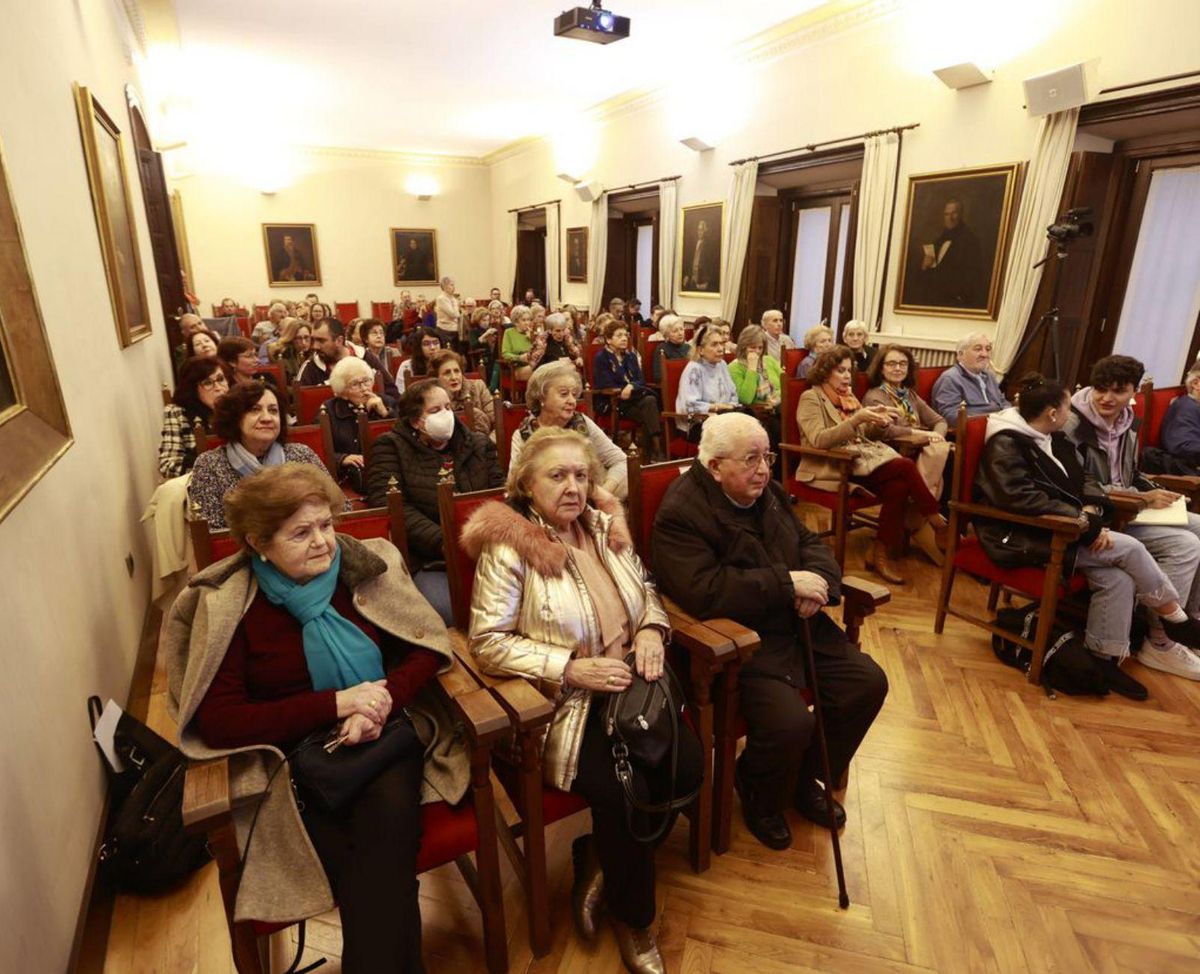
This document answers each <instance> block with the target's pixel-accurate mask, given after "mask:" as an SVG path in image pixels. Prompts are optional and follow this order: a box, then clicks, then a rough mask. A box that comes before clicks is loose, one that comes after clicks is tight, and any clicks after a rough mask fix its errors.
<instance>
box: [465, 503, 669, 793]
mask: <svg viewBox="0 0 1200 974" xmlns="http://www.w3.org/2000/svg"><path fill="white" fill-rule="evenodd" d="M612 510H613V512H614V513H617V516H613V513H606V512H604V511H597V510H595V509H594V508H592V507H588V508H586V509H585V510H584V512H583V514H582V515H580V524H581V526H582V527H583V528H584V531H585V533H586V534H587V535H588V536H589V537H590V538H592V539H593V541H594V542H595V545H596V549H597V551H599V552H600V555H601V560H602V561H603V563H604V567H605V568H606V569H607V570H608V573H609V575H610V576H612V580H613V582H614V583H615V584H616V587H617V591H618V592H619V593H620V596H621V601H622V602H623V603H624V605H625V611H626V612H627V614H628V616H629V633H630V638H631V639H632V637H633V636H634V635H635V634H636V633H637V632H638V631H639V630H641V629H646V628H655V629H658V630H660V631H661V632H662V634H663V642H664V643H666V642H667V641H668V640H669V638H670V623H669V622H668V620H667V614H666V612H665V611H664V610H663V607H662V603H661V602H660V601H659V598H658V594H657V592H656V591H655V588H654V583H653V581H652V580H651V578H650V574H649V572H647V571H646V569H645V567H644V566H643V565H642V562H641V560H640V559H639V558H638V556H637V554H636V553H635V552H634V550H633V544H632V541H631V539H630V536H629V530H628V528H627V526H626V524H625V520H624V517H623V516H620V515H619V513H618V512H619V510H620V508H619V505H614V508H613V509H612ZM462 543H463V548H464V549H465V550H466V551H467V552H468V554H470V555H471V556H472V557H474V558H476V565H475V586H474V591H473V594H472V598H471V624H470V631H469V645H470V649H471V653H472V654H473V655H474V656H475V657H476V658H477V659H478V660H479V662H480V664H481V665H482V667H483V668H484V669H485V670H486V671H487V672H489V673H493V674H495V675H497V676H523V677H526V678H528V679H530V680H535V681H537V683H538V686H539V689H541V690H542V692H543V693H545V694H546V696H548V697H550V698H551V699H552V700H553V701H554V703H555V711H554V717H553V720H552V721H551V724H550V728H549V730H548V732H547V734H546V737H545V740H544V742H543V747H542V761H543V774H544V777H545V780H546V781H547V783H549V784H550V785H552V786H553V787H555V788H558V789H561V790H563V791H566V790H568V789H570V787H571V783H572V782H573V781H574V780H575V774H576V771H577V770H578V763H579V747H580V744H581V743H582V742H583V732H584V727H585V725H586V723H587V717H588V711H589V709H590V707H591V703H592V691H590V690H585V689H582V688H579V687H568V686H565V685H563V682H562V679H563V671H564V670H565V669H566V666H567V663H568V662H569V661H570V660H571V659H572V658H573V657H575V656H576V655H581V656H587V655H592V654H594V653H596V652H598V650H599V642H600V639H599V635H600V634H599V624H598V622H597V618H596V610H595V607H594V606H593V604H592V599H591V596H590V595H589V594H588V591H587V588H586V587H585V585H584V582H583V577H582V576H581V575H580V574H579V571H578V570H577V569H576V568H575V565H574V563H573V562H572V561H571V558H570V553H569V551H568V549H567V546H566V545H565V544H563V542H562V541H561V540H560V539H559V538H558V536H557V535H556V534H555V533H554V532H553V531H552V530H551V529H550V528H549V527H548V525H546V523H545V522H544V521H542V520H541V518H540V517H538V515H537V514H536V513H534V512H530V513H529V515H528V516H523V515H522V514H521V513H520V512H519V511H518V510H517V509H515V508H514V507H511V506H509V505H507V504H503V503H501V502H500V501H491V502H489V503H487V504H483V505H481V506H480V507H479V509H478V510H476V511H475V513H474V514H472V515H471V517H470V519H469V520H468V521H467V524H466V526H465V527H464V528H463V532H462Z"/></svg>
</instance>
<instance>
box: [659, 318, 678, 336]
mask: <svg viewBox="0 0 1200 974" xmlns="http://www.w3.org/2000/svg"><path fill="white" fill-rule="evenodd" d="M680 324H683V319H682V318H680V317H679V315H663V316H662V317H661V318H659V319H658V333H659V334H660V335H662V337H663V338H666V337H667V332H669V331H670V330H671V329H672V328H674V327H675V326H676V325H680Z"/></svg>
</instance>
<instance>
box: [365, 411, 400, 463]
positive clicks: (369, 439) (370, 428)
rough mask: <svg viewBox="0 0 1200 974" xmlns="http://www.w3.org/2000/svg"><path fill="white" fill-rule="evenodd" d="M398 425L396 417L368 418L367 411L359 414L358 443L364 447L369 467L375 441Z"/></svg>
mask: <svg viewBox="0 0 1200 974" xmlns="http://www.w3.org/2000/svg"><path fill="white" fill-rule="evenodd" d="M395 427H396V421H395V420H394V419H391V418H388V419H367V415H366V413H359V415H358V445H359V446H360V447H361V448H362V455H363V459H364V460H365V461H366V465H367V468H368V469H369V468H370V466H371V450H372V449H374V447H375V441H376V440H377V439H379V437H381V436H383V434H384V433H390V432H391V431H392V430H393V429H395Z"/></svg>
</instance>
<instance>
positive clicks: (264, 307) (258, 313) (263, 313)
mask: <svg viewBox="0 0 1200 974" xmlns="http://www.w3.org/2000/svg"><path fill="white" fill-rule="evenodd" d="M270 310H271V306H270V305H269V304H256V305H255V306H254V324H256V325H257V324H258V323H259V322H260V321H266V320H267V312H269V311H270Z"/></svg>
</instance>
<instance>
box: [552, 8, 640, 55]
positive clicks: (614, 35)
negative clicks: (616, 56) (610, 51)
mask: <svg viewBox="0 0 1200 974" xmlns="http://www.w3.org/2000/svg"><path fill="white" fill-rule="evenodd" d="M554 35H555V36H556V37H574V38H575V39H576V40H579V41H592V42H593V43H596V44H611V43H612V42H613V41H619V40H621V39H622V38H624V37H628V36H629V18H628V17H618V16H617V15H616V14H614V13H611V12H610V11H608V10H605V9H604V8H603V7H601V6H600V2H599V0H595V2H594V3H593V4H592V5H591V6H590V7H575V8H574V9H572V10H564V11H563V12H562V13H561V14H559V15H558V16H557V17H555V18H554Z"/></svg>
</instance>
